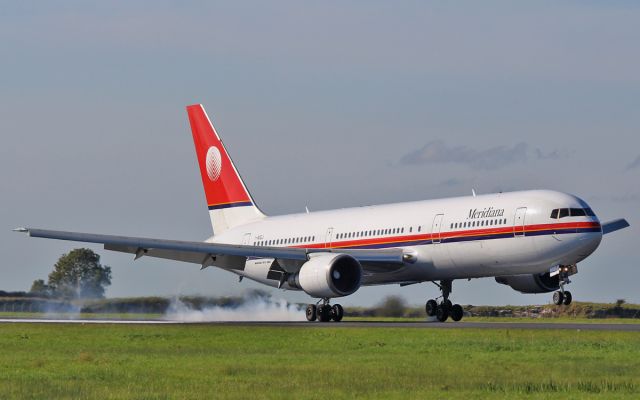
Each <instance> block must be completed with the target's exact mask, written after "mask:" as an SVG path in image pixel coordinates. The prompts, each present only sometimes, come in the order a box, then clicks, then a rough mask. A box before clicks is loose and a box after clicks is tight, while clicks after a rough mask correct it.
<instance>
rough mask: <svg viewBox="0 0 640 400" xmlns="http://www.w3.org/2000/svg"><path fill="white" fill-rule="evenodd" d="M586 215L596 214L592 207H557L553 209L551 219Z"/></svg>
mask: <svg viewBox="0 0 640 400" xmlns="http://www.w3.org/2000/svg"><path fill="white" fill-rule="evenodd" d="M584 216H589V217H595V214H594V213H593V210H591V209H590V208H556V209H554V210H552V211H551V219H558V218H564V217H584Z"/></svg>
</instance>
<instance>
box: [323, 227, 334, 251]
mask: <svg viewBox="0 0 640 400" xmlns="http://www.w3.org/2000/svg"><path fill="white" fill-rule="evenodd" d="M332 240H333V228H327V235H326V236H325V238H324V247H325V248H327V249H329V248H331V241H332Z"/></svg>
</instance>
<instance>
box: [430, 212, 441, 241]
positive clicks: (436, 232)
mask: <svg viewBox="0 0 640 400" xmlns="http://www.w3.org/2000/svg"><path fill="white" fill-rule="evenodd" d="M443 218H444V214H438V215H436V216H435V217H434V218H433V224H432V225H431V241H432V242H433V243H440V241H441V238H440V231H441V229H442V219H443Z"/></svg>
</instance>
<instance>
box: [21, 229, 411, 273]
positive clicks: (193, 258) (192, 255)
mask: <svg viewBox="0 0 640 400" xmlns="http://www.w3.org/2000/svg"><path fill="white" fill-rule="evenodd" d="M14 230H15V231H18V232H26V233H28V234H29V236H31V237H39V238H47V239H58V240H70V241H74V242H86V243H99V244H103V245H104V248H105V249H106V250H113V251H120V252H124V253H131V254H135V259H138V258H140V257H142V256H148V257H157V258H166V259H170V260H176V261H184V262H189V263H194V264H200V265H201V266H202V268H205V267H208V266H211V265H216V261H217V260H218V258H219V257H220V258H221V261H222V260H224V263H223V264H224V265H226V266H230V269H235V266H236V265H237V267H238V268H240V269H241V268H243V267H244V263H245V261H246V260H247V258H274V259H278V260H283V261H290V262H285V263H283V267H284V268H285V269H286V270H287V272H296V271H297V270H298V269H299V268H300V266H301V265H302V264H303V263H304V262H306V261H307V260H308V259H309V254H310V253H318V252H326V253H329V252H331V253H341V254H349V255H350V256H352V257H354V258H355V259H356V260H358V261H359V262H360V263H361V264H363V269H365V270H367V268H366V267H365V265H367V264H374V265H375V264H402V263H403V256H404V254H403V251H402V249H398V248H396V249H393V248H392V249H366V250H360V249H314V248H292V247H263V246H248V245H236V244H223V243H209V242H189V241H180V240H167V239H152V238H142V237H129V236H115V235H101V234H94V233H80V232H65V231H54V230H47V229H36V228H18V229H14Z"/></svg>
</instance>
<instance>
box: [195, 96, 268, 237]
mask: <svg viewBox="0 0 640 400" xmlns="http://www.w3.org/2000/svg"><path fill="white" fill-rule="evenodd" d="M187 114H188V115H189V123H190V124H191V133H192V134H193V142H194V144H195V147H196V156H197V158H198V165H199V166H200V175H201V176H202V185H203V186H204V193H205V196H206V198H207V206H208V207H209V216H210V217H211V225H212V227H213V233H214V234H215V235H218V234H220V233H222V232H224V231H226V230H227V229H230V228H233V227H236V226H239V225H243V224H246V223H248V222H251V221H255V220H257V219H261V218H264V217H265V215H264V214H263V213H262V212H261V211H260V210H259V209H258V207H256V205H255V203H254V201H253V199H252V198H251V195H250V194H249V191H248V190H247V188H246V186H245V185H244V182H242V178H241V177H240V174H239V173H238V170H237V169H236V167H235V165H233V161H231V157H229V153H227V149H225V147H224V144H223V143H222V140H220V137H219V136H218V134H217V133H216V130H215V128H214V127H213V124H212V123H211V120H209V117H208V116H207V113H206V112H205V110H204V107H203V106H202V105H201V104H194V105H190V106H187Z"/></svg>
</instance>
